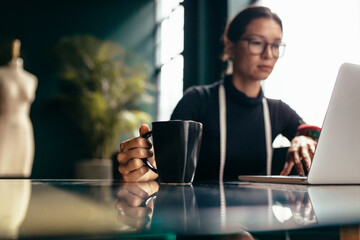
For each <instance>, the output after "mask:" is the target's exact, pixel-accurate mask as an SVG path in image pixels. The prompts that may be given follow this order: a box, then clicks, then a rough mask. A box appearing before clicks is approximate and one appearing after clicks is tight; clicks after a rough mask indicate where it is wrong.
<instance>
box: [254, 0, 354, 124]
mask: <svg viewBox="0 0 360 240" xmlns="http://www.w3.org/2000/svg"><path fill="white" fill-rule="evenodd" d="M259 4H261V5H264V6H267V7H269V8H271V10H272V11H273V12H275V13H277V14H278V15H279V17H280V18H281V19H282V21H283V27H284V37H283V41H284V42H285V43H286V53H285V56H284V57H283V58H280V59H279V61H278V62H277V66H276V67H275V69H274V71H273V73H272V74H271V76H270V77H269V78H268V79H267V80H266V81H265V82H264V92H265V94H266V96H267V97H270V98H277V99H282V100H283V101H284V102H286V103H287V104H289V105H290V106H291V107H292V108H293V109H294V110H295V111H296V112H297V113H298V114H299V115H300V116H302V117H303V118H304V120H305V121H306V122H307V123H309V124H315V125H318V126H320V127H321V126H322V122H323V119H324V117H325V113H326V110H327V106H328V103H329V100H330V96H331V93H332V89H333V86H334V83H335V80H336V77H337V72H338V69H339V67H340V65H341V64H342V63H343V62H350V63H355V64H360V44H359V43H360V3H359V1H358V0H347V1H341V0H336V1H328V0H316V1H313V0H297V1H295V0H293V1H288V0H277V1H270V0H262V1H259Z"/></svg>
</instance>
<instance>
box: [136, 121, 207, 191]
mask: <svg viewBox="0 0 360 240" xmlns="http://www.w3.org/2000/svg"><path fill="white" fill-rule="evenodd" d="M202 129H203V126H202V124H201V123H199V122H195V121H191V120H171V121H158V122H153V123H152V131H150V132H148V133H146V134H144V135H143V137H144V138H148V137H150V136H151V135H152V138H153V145H154V152H155V161H156V165H157V169H156V168H154V167H153V166H152V165H151V164H150V162H149V161H148V160H147V159H146V158H145V159H143V161H144V163H145V164H146V165H147V166H148V167H149V168H150V169H151V170H152V171H154V172H155V173H158V174H159V181H160V182H161V183H175V184H191V183H192V181H193V179H194V175H195V170H196V165H197V161H198V157H199V153H200V146H201V140H202Z"/></svg>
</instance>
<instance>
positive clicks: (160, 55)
mask: <svg viewBox="0 0 360 240" xmlns="http://www.w3.org/2000/svg"><path fill="white" fill-rule="evenodd" d="M181 2H182V1H179V0H158V1H157V22H158V29H157V51H156V52H157V59H156V65H157V69H158V72H159V73H158V76H157V89H158V91H157V113H156V120H169V119H170V116H171V113H172V111H173V110H174V108H175V106H176V104H177V102H178V101H179V100H180V98H181V97H182V95H183V69H184V58H183V56H182V52H183V50H184V8H183V6H182V5H181Z"/></svg>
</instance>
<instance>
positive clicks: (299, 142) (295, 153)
mask: <svg viewBox="0 0 360 240" xmlns="http://www.w3.org/2000/svg"><path fill="white" fill-rule="evenodd" d="M316 144H317V142H316V141H315V140H313V139H312V138H311V137H307V136H296V137H295V138H294V139H293V140H292V141H291V146H290V147H289V150H288V153H287V157H286V162H285V165H284V168H283V170H282V171H281V173H280V175H289V174H290V172H291V169H292V168H293V167H294V166H295V169H296V172H297V173H298V174H299V175H300V176H305V171H304V167H305V169H306V170H307V171H309V170H310V166H311V162H312V159H313V156H314V152H315V148H316Z"/></svg>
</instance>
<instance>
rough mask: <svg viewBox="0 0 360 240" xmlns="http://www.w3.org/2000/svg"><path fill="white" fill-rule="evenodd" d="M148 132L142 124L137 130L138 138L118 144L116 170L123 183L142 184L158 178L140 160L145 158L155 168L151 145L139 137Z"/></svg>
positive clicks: (147, 128)
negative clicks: (117, 165) (117, 164)
mask: <svg viewBox="0 0 360 240" xmlns="http://www.w3.org/2000/svg"><path fill="white" fill-rule="evenodd" d="M149 131H150V128H149V126H148V125H146V124H143V125H142V126H141V127H140V129H139V132H140V137H136V138H133V139H129V140H126V141H124V142H122V143H121V144H120V152H119V154H118V155H117V160H118V162H119V167H118V170H119V172H120V174H121V175H122V178H123V180H124V181H125V182H144V181H150V180H154V179H156V178H157V177H158V175H157V174H156V173H154V172H153V171H151V170H150V169H149V168H148V167H147V166H146V165H145V164H144V162H143V161H142V160H141V159H142V158H147V159H148V160H149V161H150V163H151V164H152V165H153V166H154V167H156V163H155V160H154V151H153V145H152V143H151V142H150V140H148V139H145V138H143V137H141V136H142V135H144V134H145V133H147V132H149Z"/></svg>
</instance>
